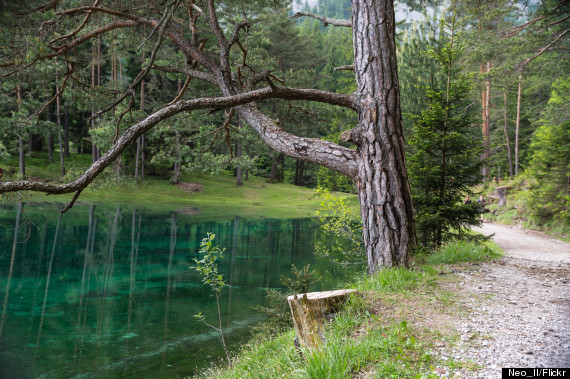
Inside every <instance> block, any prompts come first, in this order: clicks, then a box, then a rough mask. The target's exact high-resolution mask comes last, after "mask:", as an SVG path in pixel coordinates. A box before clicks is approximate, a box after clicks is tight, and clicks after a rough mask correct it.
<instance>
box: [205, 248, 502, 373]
mask: <svg viewBox="0 0 570 379" xmlns="http://www.w3.org/2000/svg"><path fill="white" fill-rule="evenodd" d="M498 257H500V249H499V248H498V247H497V246H496V245H493V244H491V243H489V244H488V245H486V246H477V245H474V244H471V243H464V242H461V243H459V244H450V245H447V246H445V247H444V248H442V249H441V250H440V251H439V252H438V253H437V254H434V255H431V256H430V257H429V259H428V261H429V263H423V264H421V265H419V264H418V266H417V268H416V269H414V270H406V269H386V270H383V271H381V272H380V273H379V274H378V275H375V276H368V275H361V276H359V277H357V278H356V279H355V280H354V281H353V282H352V283H346V284H343V285H342V286H340V287H339V288H356V289H358V290H359V292H360V295H359V296H354V297H352V298H351V299H350V301H349V303H348V304H347V306H346V307H345V308H344V310H343V311H342V312H340V313H339V314H338V315H337V317H336V318H335V319H334V320H333V321H332V322H331V323H330V325H329V326H328V330H327V333H326V335H325V341H326V342H325V343H324V345H323V347H322V348H321V350H320V351H314V352H310V351H307V350H302V355H301V354H300V353H299V351H297V350H296V349H295V347H294V345H293V339H294V337H295V333H294V331H293V330H290V331H288V332H286V333H284V334H280V335H277V336H275V337H273V338H270V337H267V336H257V337H255V338H254V339H253V340H252V341H250V342H249V343H248V344H246V345H245V346H243V347H242V349H241V350H240V351H239V352H238V353H237V355H235V356H234V358H233V359H232V361H231V364H230V365H224V364H222V365H221V366H219V367H213V368H210V369H208V370H206V371H204V372H202V373H201V375H200V376H201V377H204V378H228V379H229V378H232V379H233V378H247V377H252V378H253V377H256V378H282V377H287V378H349V377H374V378H392V377H393V378H418V377H427V378H431V377H434V378H435V377H438V376H437V375H436V374H435V373H434V370H435V371H436V372H437V370H441V369H442V368H445V369H446V370H447V371H449V370H450V369H457V368H464V369H474V368H475V367H474V366H473V364H472V363H471V362H469V361H467V360H453V359H452V360H442V359H441V358H439V357H438V356H436V355H434V354H433V353H432V352H433V351H435V350H437V348H438V347H441V346H447V347H451V346H453V345H454V343H455V341H457V340H458V335H457V334H456V332H455V331H454V330H453V329H452V328H451V327H450V323H449V322H448V320H449V318H450V317H451V316H452V315H456V314H458V313H461V312H464V310H462V309H461V307H460V306H459V305H458V302H456V301H455V300H454V296H453V294H452V293H450V292H449V291H448V290H446V286H445V283H448V282H453V281H457V280H458V279H457V278H456V277H455V276H454V275H452V272H453V271H454V270H461V267H462V266H461V265H468V264H470V263H460V262H480V261H485V260H490V259H496V258H498ZM450 264H451V266H450Z"/></svg>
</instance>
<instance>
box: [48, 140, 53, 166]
mask: <svg viewBox="0 0 570 379" xmlns="http://www.w3.org/2000/svg"><path fill="white" fill-rule="evenodd" d="M47 149H48V160H49V161H50V162H53V135H52V134H51V133H50V134H49V135H48V140H47Z"/></svg>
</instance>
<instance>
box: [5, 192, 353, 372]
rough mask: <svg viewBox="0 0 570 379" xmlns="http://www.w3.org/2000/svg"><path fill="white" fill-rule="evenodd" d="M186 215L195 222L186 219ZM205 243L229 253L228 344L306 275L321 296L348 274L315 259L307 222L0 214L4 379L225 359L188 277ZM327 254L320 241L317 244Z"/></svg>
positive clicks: (91, 212) (77, 211)
mask: <svg viewBox="0 0 570 379" xmlns="http://www.w3.org/2000/svg"><path fill="white" fill-rule="evenodd" d="M185 213H194V212H185ZM208 232H212V233H215V234H216V240H215V242H216V244H219V245H220V246H221V247H225V248H226V249H227V250H226V253H225V257H224V260H223V261H222V262H221V263H220V273H222V274H223V275H224V277H225V278H226V281H227V282H228V284H229V285H230V287H229V288H226V289H225V290H224V293H223V296H222V299H221V310H222V322H223V326H224V329H225V332H226V333H225V334H226V339H227V342H228V343H229V345H231V346H233V347H234V348H235V346H237V344H239V342H244V341H245V340H247V336H248V335H249V331H250V329H249V328H250V326H252V325H254V324H255V323H258V322H259V321H260V320H261V316H260V315H259V314H258V313H256V312H255V311H253V310H252V307H253V306H254V305H258V304H264V300H265V299H264V296H265V291H266V289H268V288H280V287H282V284H281V280H280V277H281V275H285V276H288V275H289V274H290V272H291V265H292V264H295V266H296V267H298V268H301V267H303V266H304V265H307V264H311V268H312V269H315V270H316V271H317V272H318V273H319V275H320V276H321V277H322V279H321V281H320V282H318V283H317V284H316V286H315V287H314V288H313V290H319V289H329V288H333V287H335V283H337V282H338V281H340V280H344V279H346V278H345V277H343V276H342V275H346V272H345V271H344V270H342V269H340V268H339V267H336V266H333V265H332V264H330V263H329V261H328V260H327V259H324V258H322V257H318V256H315V255H314V253H313V250H314V248H313V244H314V241H316V240H321V241H324V240H323V238H325V237H324V236H323V235H322V234H321V232H320V231H319V229H318V225H317V224H316V223H315V222H314V221H313V220H310V219H292V220H275V219H244V218H233V219H226V220H220V221H216V222H213V221H203V220H202V221H201V217H200V215H199V214H180V213H168V214H157V213H156V212H155V213H145V212H144V211H142V210H136V209H132V208H130V209H126V208H121V207H117V208H108V207H101V206H91V205H85V204H77V205H76V206H75V207H74V208H73V209H72V210H70V211H69V212H68V213H66V214H64V215H63V216H60V215H59V212H58V207H57V206H56V205H54V204H41V203H39V204H26V205H23V204H21V205H12V206H4V207H3V208H1V209H0V311H1V312H2V313H1V315H0V377H1V378H36V377H46V378H64V377H65V378H69V377H75V376H77V377H108V378H116V377H121V378H122V377H133V378H134V377H136V378H140V377H152V378H161V377H184V376H186V377H187V376H190V375H192V374H193V373H194V372H195V370H196V369H197V368H198V369H199V368H201V367H204V366H206V365H208V364H210V363H211V362H215V361H216V360H217V359H219V357H221V356H223V350H222V348H221V345H220V343H219V341H218V339H217V337H216V333H215V332H214V331H213V330H212V329H209V328H208V327H206V326H205V325H203V324H201V323H200V322H198V321H197V320H196V319H195V318H194V317H193V315H194V314H197V313H199V312H202V314H204V315H205V316H206V319H207V321H209V322H210V323H212V324H215V323H216V321H217V310H216V306H215V297H214V295H213V293H212V292H211V290H210V289H209V288H206V287H204V286H202V284H201V281H200V278H199V276H198V273H197V272H196V271H195V270H194V269H192V268H191V267H192V266H194V261H193V260H194V258H196V257H197V256H198V254H197V251H198V250H199V246H200V241H201V239H202V238H204V237H205V236H206V234H207V233H208ZM325 243H326V241H325Z"/></svg>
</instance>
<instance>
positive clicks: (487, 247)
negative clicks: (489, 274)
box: [426, 241, 502, 264]
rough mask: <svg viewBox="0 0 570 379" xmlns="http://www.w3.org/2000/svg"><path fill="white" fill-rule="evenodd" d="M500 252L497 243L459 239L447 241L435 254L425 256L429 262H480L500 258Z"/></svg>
mask: <svg viewBox="0 0 570 379" xmlns="http://www.w3.org/2000/svg"><path fill="white" fill-rule="evenodd" d="M501 256H502V254H501V253H500V249H499V247H498V246H497V245H495V244H492V243H487V244H484V245H481V244H476V243H474V242H467V241H459V242H453V243H448V244H446V245H444V246H442V247H441V249H439V251H437V252H436V253H435V254H431V255H429V256H428V257H427V258H426V262H427V263H429V264H452V263H459V262H481V261H486V260H490V259H497V258H500V257H501Z"/></svg>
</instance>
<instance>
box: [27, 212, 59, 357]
mask: <svg viewBox="0 0 570 379" xmlns="http://www.w3.org/2000/svg"><path fill="white" fill-rule="evenodd" d="M60 225H61V212H60V213H59V215H58V217H57V225H56V227H55V235H54V237H53V244H52V248H51V257H50V259H49V266H48V272H47V278H46V288H45V291H44V303H43V306H42V315H41V317H40V326H39V328H38V337H37V339H36V351H35V353H34V363H33V365H32V366H35V363H36V358H37V353H38V347H39V346H40V338H41V336H42V327H43V325H44V317H45V313H46V304H47V298H48V291H49V284H50V279H51V270H52V267H53V258H54V257H55V252H56V249H57V248H58V244H57V241H58V237H59V227H60Z"/></svg>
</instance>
